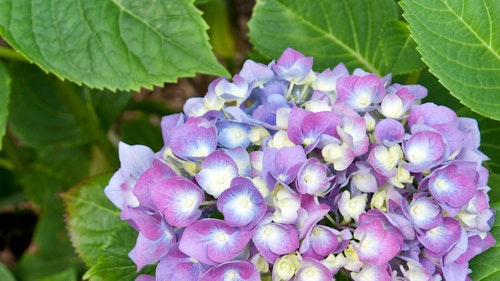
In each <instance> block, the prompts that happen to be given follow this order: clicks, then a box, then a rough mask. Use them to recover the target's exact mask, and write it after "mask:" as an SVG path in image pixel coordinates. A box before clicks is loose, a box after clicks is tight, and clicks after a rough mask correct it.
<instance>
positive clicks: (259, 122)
mask: <svg viewBox="0 0 500 281" xmlns="http://www.w3.org/2000/svg"><path fill="white" fill-rule="evenodd" d="M312 64H313V59H312V58H311V57H306V56H304V55H303V54H301V53H299V52H297V51H295V50H293V49H287V50H286V51H285V52H284V53H283V54H282V55H281V57H280V58H279V59H278V61H277V62H274V61H273V62H271V63H270V64H269V65H264V64H260V63H256V62H254V61H251V60H248V61H246V62H245V64H244V65H243V68H242V70H241V72H240V73H239V74H237V75H235V76H234V77H233V78H232V80H228V79H225V78H219V79H217V80H215V81H213V82H212V83H211V84H210V86H209V89H208V92H207V93H206V95H205V96H204V97H199V98H192V99H190V100H188V101H187V102H186V103H185V106H184V110H183V111H184V113H180V114H174V115H169V116H165V117H164V118H163V119H162V122H161V126H162V132H163V139H164V143H165V145H164V147H163V149H162V150H161V151H159V152H153V151H152V150H151V149H149V148H148V147H146V146H142V145H134V146H130V145H127V144H124V143H120V145H119V153H120V160H121V168H120V170H118V171H117V172H116V173H115V174H114V176H113V177H112V178H111V180H110V183H109V185H108V186H107V187H106V189H105V193H106V195H107V196H108V198H109V199H110V200H111V201H112V202H113V203H114V204H115V205H116V206H117V207H118V208H120V209H121V218H122V219H123V220H127V221H128V222H129V223H130V224H131V225H132V226H133V227H134V228H135V229H136V230H137V231H138V233H139V234H138V238H137V242H136V245H135V247H134V248H133V250H132V251H131V252H130V254H129V256H130V258H131V259H132V260H133V261H134V262H135V264H137V267H138V270H140V269H141V268H143V267H144V266H146V265H150V264H155V265H156V274H155V277H153V276H149V275H141V276H139V277H138V278H137V280H206V281H208V280H260V278H261V277H263V276H267V277H266V278H268V279H272V280H277V281H278V280H297V281H301V280H310V281H315V280H321V281H322V280H333V279H334V276H335V275H336V274H337V273H338V272H339V271H342V272H344V273H345V274H347V275H348V276H350V277H351V278H352V279H353V280H379V281H384V280H425V281H427V280H441V279H445V280H466V279H468V278H469V277H468V274H469V272H470V270H469V261H470V259H471V258H473V257H474V256H476V255H477V254H479V253H481V252H483V251H485V250H486V249H487V248H489V247H491V246H492V245H493V244H494V243H495V241H494V239H493V237H492V235H491V234H490V233H489V230H490V228H491V225H492V221H493V219H494V211H493V210H492V209H491V208H490V206H489V198H488V194H487V192H488V190H489V187H488V186H487V181H488V170H487V169H486V168H485V167H484V166H482V162H483V161H484V160H487V157H486V156H485V155H484V154H482V153H481V152H480V151H479V150H478V147H479V144H480V135H479V130H478V127H477V123H476V121H475V120H473V119H470V118H461V117H457V115H456V113H455V112H454V111H452V110H451V109H449V108H447V107H444V106H438V105H436V104H434V103H424V104H422V103H421V99H422V98H424V97H425V96H426V95H427V90H426V89H425V88H424V87H422V86H419V85H400V84H397V83H391V77H390V75H389V76H386V77H382V78H380V77H378V76H376V75H374V74H371V73H367V72H365V71H363V70H360V69H356V70H354V72H353V73H352V74H350V73H349V72H348V70H347V69H346V67H345V66H344V65H343V64H339V65H338V66H336V67H335V68H334V69H333V70H331V69H326V70H325V71H323V72H321V73H317V72H314V71H313V70H312Z"/></svg>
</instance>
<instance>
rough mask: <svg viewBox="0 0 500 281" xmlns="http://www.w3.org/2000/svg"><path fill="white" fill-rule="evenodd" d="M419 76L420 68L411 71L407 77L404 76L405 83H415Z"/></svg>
mask: <svg viewBox="0 0 500 281" xmlns="http://www.w3.org/2000/svg"><path fill="white" fill-rule="evenodd" d="M419 78H420V70H418V71H413V72H412V73H410V74H409V75H408V78H406V84H407V85H414V84H417V82H418V79H419Z"/></svg>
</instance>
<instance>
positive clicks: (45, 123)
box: [9, 63, 89, 148]
mask: <svg viewBox="0 0 500 281" xmlns="http://www.w3.org/2000/svg"><path fill="white" fill-rule="evenodd" d="M10 71H11V75H12V94H11V102H10V106H9V109H10V112H9V123H10V128H11V129H12V131H13V132H14V133H15V134H16V136H17V137H18V138H19V140H20V141H21V142H22V143H23V144H24V145H26V146H29V147H33V148H46V147H49V146H61V145H64V146H68V145H81V144H85V143H87V142H89V137H88V136H87V135H85V134H84V131H83V130H82V128H81V127H80V126H78V123H77V122H76V120H75V118H74V117H73V115H72V114H71V112H70V111H69V110H68V109H67V108H66V107H65V105H64V103H63V102H62V101H61V99H60V98H59V97H58V96H57V95H56V93H55V91H56V89H55V87H54V84H53V83H52V81H51V79H54V78H53V77H52V78H51V77H50V76H47V75H46V74H45V73H43V72H42V71H41V70H39V69H38V68H37V67H35V66H33V65H28V64H21V63H19V64H13V65H12V66H11V67H10Z"/></svg>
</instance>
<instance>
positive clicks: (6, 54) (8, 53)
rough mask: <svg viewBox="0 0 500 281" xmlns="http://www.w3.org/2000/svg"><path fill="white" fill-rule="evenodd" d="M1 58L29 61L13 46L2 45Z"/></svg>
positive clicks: (0, 47)
mask: <svg viewBox="0 0 500 281" xmlns="http://www.w3.org/2000/svg"><path fill="white" fill-rule="evenodd" d="M0 58H6V59H11V60H17V61H21V62H28V60H27V59H26V58H25V57H24V56H23V55H21V54H20V53H18V52H16V51H14V50H13V49H11V48H7V47H4V46H0Z"/></svg>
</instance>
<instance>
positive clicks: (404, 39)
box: [380, 20, 425, 75]
mask: <svg viewBox="0 0 500 281" xmlns="http://www.w3.org/2000/svg"><path fill="white" fill-rule="evenodd" d="M380 42H381V43H382V53H383V54H384V61H385V66H386V69H387V70H388V71H389V72H391V73H392V74H394V75H397V74H406V73H410V72H413V71H417V70H419V69H422V68H424V67H425V65H424V63H423V62H422V61H421V59H420V54H419V53H418V52H417V49H416V47H417V45H416V44H415V42H414V41H413V39H412V38H411V37H410V31H409V30H408V26H407V24H406V23H405V22H403V21H400V20H395V21H389V22H387V23H385V25H384V29H383V32H382V35H381V36H380Z"/></svg>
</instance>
